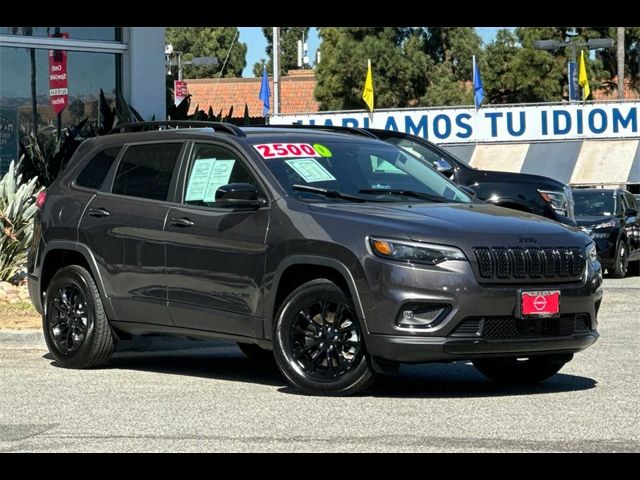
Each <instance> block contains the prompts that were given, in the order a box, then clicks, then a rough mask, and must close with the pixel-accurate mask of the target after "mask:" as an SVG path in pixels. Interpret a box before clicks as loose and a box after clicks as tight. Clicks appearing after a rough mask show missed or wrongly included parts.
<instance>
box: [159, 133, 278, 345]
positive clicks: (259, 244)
mask: <svg viewBox="0 0 640 480" xmlns="http://www.w3.org/2000/svg"><path fill="white" fill-rule="evenodd" d="M184 171H185V181H184V182H181V183H182V185H183V187H182V188H181V189H180V197H179V198H178V201H179V202H180V205H178V206H173V207H172V208H171V209H170V210H169V214H168V217H167V223H166V227H165V234H166V235H165V237H166V241H167V243H166V245H167V247H166V248H167V250H166V252H167V257H166V258H167V260H166V272H167V283H168V290H169V291H168V296H169V311H170V313H171V318H172V319H173V321H174V323H175V324H176V326H182V327H186V328H193V329H199V330H207V331H213V332H221V333H229V334H234V335H243V336H250V337H254V336H261V335H262V293H261V287H262V280H263V276H264V263H265V248H266V247H265V237H266V233H267V227H268V224H269V208H268V207H263V208H261V209H258V210H255V209H249V210H247V209H243V210H230V209H228V208H221V207H220V205H218V204H216V201H215V192H216V190H217V189H218V188H219V187H221V186H222V185H226V184H229V183H251V184H253V185H256V186H258V188H259V189H260V187H259V183H258V182H257V180H256V176H255V175H254V174H253V173H252V172H251V170H250V168H249V167H248V165H247V164H246V163H245V161H244V159H243V158H242V157H241V156H240V155H239V154H238V153H237V152H235V151H234V150H232V149H231V148H229V147H226V146H222V145H217V144H212V143H196V144H194V145H193V148H192V152H191V154H190V158H189V161H188V164H187V165H186V168H185V169H184Z"/></svg>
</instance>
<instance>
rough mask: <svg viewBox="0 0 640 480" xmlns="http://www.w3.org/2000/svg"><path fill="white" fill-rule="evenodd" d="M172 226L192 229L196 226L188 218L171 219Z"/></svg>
mask: <svg viewBox="0 0 640 480" xmlns="http://www.w3.org/2000/svg"><path fill="white" fill-rule="evenodd" d="M171 225H173V226H174V227H192V226H193V225H195V224H194V223H193V222H192V221H191V220H189V219H188V218H184V217H183V218H175V217H171Z"/></svg>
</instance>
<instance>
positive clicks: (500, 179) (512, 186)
mask: <svg viewBox="0 0 640 480" xmlns="http://www.w3.org/2000/svg"><path fill="white" fill-rule="evenodd" d="M366 131H368V132H371V133H373V134H374V135H375V136H376V137H377V138H379V139H381V140H384V141H385V142H387V143H391V144H393V145H396V146H398V147H401V148H404V149H406V150H408V151H409V152H410V153H413V154H414V155H418V156H420V157H421V158H424V159H425V160H427V161H429V162H431V163H432V164H433V166H434V168H436V169H437V170H438V171H439V172H441V173H443V174H444V175H446V176H447V177H449V178H450V179H451V180H453V181H454V182H455V183H457V184H458V185H463V186H465V187H467V188H470V189H472V190H473V191H474V192H476V195H477V196H478V198H479V199H481V200H484V201H486V202H489V203H493V204H494V205H498V206H501V207H506V208H512V209H515V210H520V211H523V212H530V213H535V214H536V215H541V216H543V217H547V218H550V219H551V220H555V221H557V222H560V223H566V224H567V225H576V220H575V217H574V212H573V198H572V191H571V188H570V187H569V186H568V185H565V184H564V183H562V182H559V181H557V180H554V179H552V178H549V177H543V176H541V175H531V174H528V173H514V172H494V171H491V170H478V169H477V168H473V167H471V166H470V165H468V164H466V163H465V162H463V161H462V160H461V159H459V158H458V157H456V156H455V155H453V154H452V153H451V152H448V151H446V150H444V149H443V148H440V147H439V146H437V145H436V144H435V143H432V142H430V141H428V140H425V139H423V138H420V137H418V136H416V135H410V134H408V133H403V132H396V131H393V130H380V129H373V128H370V129H367V130H366Z"/></svg>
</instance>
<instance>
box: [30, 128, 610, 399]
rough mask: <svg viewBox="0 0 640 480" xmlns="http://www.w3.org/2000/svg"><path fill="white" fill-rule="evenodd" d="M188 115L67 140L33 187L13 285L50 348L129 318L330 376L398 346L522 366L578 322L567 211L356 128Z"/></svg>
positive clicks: (308, 384) (555, 359)
mask: <svg viewBox="0 0 640 480" xmlns="http://www.w3.org/2000/svg"><path fill="white" fill-rule="evenodd" d="M175 124H176V123H175V122H173V123H171V122H160V123H154V124H152V125H151V127H153V128H158V126H163V125H175ZM207 125H208V126H209V128H204V129H196V128H193V129H185V128H180V129H165V130H161V131H146V132H145V131H140V132H128V133H117V134H113V135H108V136H104V137H100V138H96V139H91V140H87V141H85V142H84V143H83V144H82V145H81V146H80V147H79V149H78V151H77V152H76V154H75V155H74V157H73V159H72V160H71V161H70V163H69V165H68V166H67V168H66V169H65V170H64V171H63V172H62V173H61V175H60V176H59V178H58V179H57V180H56V181H55V182H54V183H53V185H51V187H49V188H48V189H47V190H46V192H45V193H44V194H43V195H41V196H40V197H39V199H38V204H39V205H40V208H41V210H40V212H39V215H38V218H37V221H36V228H35V236H34V242H33V249H32V252H31V255H30V261H29V291H30V294H31V298H32V300H33V302H34V304H35V305H36V307H37V308H38V309H39V310H40V311H42V310H43V309H44V315H43V327H44V333H45V338H46V341H47V345H48V347H49V350H50V352H51V354H52V355H53V357H54V358H55V360H56V362H57V363H59V364H60V365H62V366H64V367H73V368H87V367H93V366H96V365H100V364H102V363H104V362H106V361H107V360H108V359H109V357H110V355H111V352H112V350H113V346H114V343H115V342H116V341H117V340H118V339H119V338H126V336H127V335H131V334H157V333H170V334H176V335H184V336H190V337H217V338H223V339H231V340H234V341H236V342H239V344H240V345H241V348H242V349H243V350H244V351H245V353H247V354H248V355H250V356H260V355H264V354H265V352H266V351H268V350H273V351H274V353H275V358H276V362H277V364H278V367H279V368H280V370H281V371H282V373H283V374H284V376H285V377H286V378H287V379H288V380H289V381H290V382H291V383H293V384H294V385H296V386H297V387H299V388H301V389H302V390H304V391H305V392H308V393H313V394H333V395H337V394H342V395H345V394H351V393H354V392H357V391H359V390H361V389H363V388H365V387H366V386H367V385H369V383H370V382H371V381H372V379H373V376H374V373H376V372H378V373H380V372H386V371H388V370H389V369H393V367H394V366H395V365H397V364H398V363H399V362H409V363H418V362H438V361H456V360H472V361H473V363H474V364H475V365H476V367H477V368H478V369H480V371H481V372H483V373H484V374H485V375H487V376H488V377H490V378H492V379H495V380H498V381H509V382H534V381H540V380H543V379H546V378H548V377H550V376H552V375H554V374H555V373H556V372H557V371H558V370H559V369H560V368H561V367H562V365H563V364H564V363H566V362H567V361H569V360H570V359H571V358H572V356H573V354H574V353H575V352H578V351H580V350H582V349H584V348H586V347H588V346H590V345H591V344H593V343H594V342H595V341H596V339H597V337H598V333H597V331H596V327H597V318H596V315H597V312H598V308H599V306H600V301H601V298H602V288H601V279H602V276H601V268H600V264H599V263H598V261H597V258H596V253H595V246H594V244H593V242H592V240H591V239H590V238H589V237H588V236H587V235H585V234H584V233H582V232H580V231H579V230H578V229H576V228H571V227H567V226H565V225H562V224H559V223H557V222H551V221H548V220H546V219H543V218H541V217H538V216H534V215H531V214H527V213H522V212H516V211H512V210H507V209H504V208H498V207H495V206H493V205H487V204H480V203H478V202H477V201H476V200H474V199H473V197H472V196H470V195H468V194H467V193H465V192H464V191H463V190H461V189H460V188H459V187H458V186H456V185H455V184H454V183H452V182H450V181H449V180H448V179H446V178H445V177H444V176H442V175H441V174H439V173H438V172H436V171H435V170H434V169H433V168H431V167H430V166H429V165H427V164H426V162H425V161H424V160H421V159H419V158H417V157H415V156H413V155H409V154H408V153H407V152H405V151H404V150H402V149H400V148H398V147H395V146H393V145H389V144H387V143H385V142H382V141H379V140H376V139H371V138H365V137H362V136H356V135H349V134H343V133H335V132H328V131H321V130H305V129H299V128H297V129H293V128H278V129H275V128H260V127H253V128H244V129H239V128H237V127H233V126H230V125H226V124H215V123H212V124H207ZM147 127H149V128H151V127H150V126H149V125H147V124H140V125H134V126H133V127H131V128H132V129H136V128H137V129H143V128H147ZM122 130H126V128H124V127H123V128H122Z"/></svg>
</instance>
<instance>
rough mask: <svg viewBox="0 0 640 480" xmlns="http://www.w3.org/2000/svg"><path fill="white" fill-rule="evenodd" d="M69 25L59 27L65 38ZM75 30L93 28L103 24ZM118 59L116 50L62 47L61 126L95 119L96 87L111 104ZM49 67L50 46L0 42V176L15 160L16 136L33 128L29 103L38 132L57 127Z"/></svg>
mask: <svg viewBox="0 0 640 480" xmlns="http://www.w3.org/2000/svg"><path fill="white" fill-rule="evenodd" d="M3 28H6V27H3ZM73 30H74V28H69V29H68V30H65V27H61V31H62V32H65V31H69V32H70V37H72V33H71V32H72V31H73ZM75 30H93V31H94V32H95V31H101V30H108V29H101V28H92V29H89V28H87V29H82V28H75ZM111 31H112V33H113V31H115V29H113V28H111ZM103 34H105V35H106V32H103ZM96 35H97V33H96ZM73 38H77V37H73ZM85 38H86V36H85ZM101 39H102V40H104V39H105V38H101ZM111 39H113V35H112V37H111ZM119 62H120V55H117V54H110V53H89V52H76V51H68V52H67V84H68V85H67V88H68V105H67V107H66V108H65V109H64V110H63V111H62V112H61V113H60V124H61V127H62V128H65V127H68V126H72V125H77V124H78V123H79V122H81V121H82V120H84V119H85V118H87V119H88V122H94V123H95V122H97V121H98V118H99V105H98V98H99V93H100V89H102V90H103V91H104V94H105V96H106V97H107V100H108V101H109V103H110V104H112V103H113V101H114V98H115V92H116V88H117V86H118V84H119V82H118V79H117V77H118V74H119ZM48 70H49V50H46V49H30V48H17V47H0V175H2V174H3V173H4V172H5V171H6V170H7V167H8V165H9V163H10V162H11V160H12V159H16V160H17V158H18V151H17V150H18V149H17V141H18V139H19V138H23V137H24V136H26V135H28V134H29V132H31V131H32V130H33V124H34V120H33V119H34V115H33V108H34V106H35V110H36V112H37V125H38V132H39V133H47V132H54V131H55V130H56V129H57V123H58V118H57V115H56V114H55V112H54V111H53V109H52V107H51V102H50V98H49V72H48ZM32 79H33V80H35V96H34V95H33V94H32V81H33V80H32Z"/></svg>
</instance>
